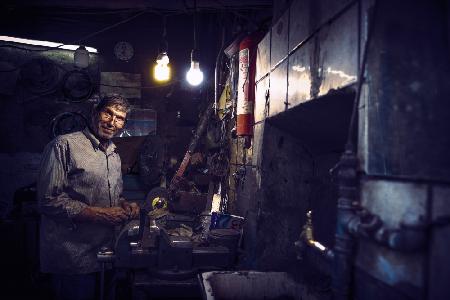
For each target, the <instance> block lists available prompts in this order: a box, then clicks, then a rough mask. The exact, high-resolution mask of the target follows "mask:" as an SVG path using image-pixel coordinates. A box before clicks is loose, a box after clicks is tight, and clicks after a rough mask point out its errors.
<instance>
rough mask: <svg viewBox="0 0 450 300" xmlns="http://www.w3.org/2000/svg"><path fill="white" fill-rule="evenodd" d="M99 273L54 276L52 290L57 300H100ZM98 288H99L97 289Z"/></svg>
mask: <svg viewBox="0 0 450 300" xmlns="http://www.w3.org/2000/svg"><path fill="white" fill-rule="evenodd" d="M97 277H99V274H98V273H90V274H75V275H64V274H52V290H53V294H54V297H55V298H54V299H55V300H94V299H98V296H97V295H98V291H97V289H98V288H99V287H98V284H97V282H98V279H97ZM96 286H97V287H96Z"/></svg>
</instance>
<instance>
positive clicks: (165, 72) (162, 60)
mask: <svg viewBox="0 0 450 300" xmlns="http://www.w3.org/2000/svg"><path fill="white" fill-rule="evenodd" d="M154 77H155V79H156V80H157V81H167V80H169V79H170V67H169V56H167V53H166V52H162V53H160V54H159V55H158V57H157V58H156V66H155V69H154Z"/></svg>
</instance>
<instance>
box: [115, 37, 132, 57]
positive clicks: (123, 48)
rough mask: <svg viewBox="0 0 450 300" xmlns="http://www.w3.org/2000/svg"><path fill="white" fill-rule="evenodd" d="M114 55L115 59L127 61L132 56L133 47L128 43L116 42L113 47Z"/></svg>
mask: <svg viewBox="0 0 450 300" xmlns="http://www.w3.org/2000/svg"><path fill="white" fill-rule="evenodd" d="M114 55H115V56H116V57H117V59H120V60H123V61H128V60H130V59H131V58H132V57H133V55H134V49H133V46H132V45H131V44H130V43H128V42H118V43H117V44H116V45H115V46H114Z"/></svg>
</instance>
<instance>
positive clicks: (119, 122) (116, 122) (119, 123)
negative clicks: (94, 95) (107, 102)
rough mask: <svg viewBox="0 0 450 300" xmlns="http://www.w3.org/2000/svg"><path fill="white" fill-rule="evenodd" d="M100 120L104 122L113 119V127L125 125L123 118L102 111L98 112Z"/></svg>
mask: <svg viewBox="0 0 450 300" xmlns="http://www.w3.org/2000/svg"><path fill="white" fill-rule="evenodd" d="M100 118H101V119H102V120H104V121H111V120H112V119H114V125H116V126H123V125H124V124H125V121H126V120H125V118H124V117H122V116H119V115H116V114H114V113H113V112H111V111H105V110H102V111H101V112H100Z"/></svg>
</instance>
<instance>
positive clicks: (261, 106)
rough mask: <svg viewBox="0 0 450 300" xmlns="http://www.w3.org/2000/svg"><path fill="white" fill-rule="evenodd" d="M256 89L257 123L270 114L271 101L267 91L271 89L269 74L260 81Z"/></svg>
mask: <svg viewBox="0 0 450 300" xmlns="http://www.w3.org/2000/svg"><path fill="white" fill-rule="evenodd" d="M255 89H256V91H255V123H258V122H260V121H262V120H264V119H265V118H266V116H267V114H268V108H269V103H268V99H266V93H268V91H269V76H267V77H266V78H264V79H263V80H261V81H259V82H258V83H257V84H256V87H255Z"/></svg>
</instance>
